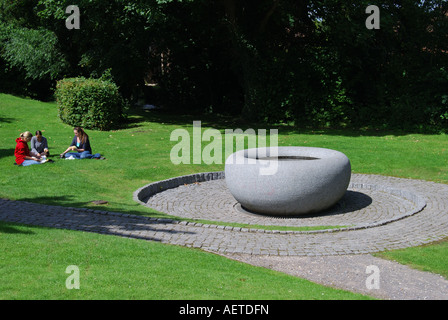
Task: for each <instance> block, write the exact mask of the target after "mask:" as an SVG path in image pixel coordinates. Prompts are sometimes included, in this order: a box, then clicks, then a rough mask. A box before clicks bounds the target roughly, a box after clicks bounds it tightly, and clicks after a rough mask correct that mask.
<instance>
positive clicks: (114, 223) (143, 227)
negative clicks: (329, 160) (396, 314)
mask: <svg viewBox="0 0 448 320" xmlns="http://www.w3.org/2000/svg"><path fill="white" fill-rule="evenodd" d="M218 180H222V179H212V180H211V181H209V182H210V186H211V187H210V188H209V190H210V194H207V193H206V192H207V191H206V190H207V188H206V187H207V185H208V184H207V183H209V182H207V181H202V182H200V183H196V184H201V185H202V187H205V188H202V191H203V192H205V198H209V199H213V197H214V196H213V195H215V197H216V196H217V195H219V192H218V193H217V190H219V189H220V188H221V189H222V185H221V186H219V184H217V182H218ZM221 183H222V181H221ZM351 183H352V185H351V186H352V191H351V196H352V198H348V200H347V201H348V202H350V199H352V200H353V199H355V200H356V202H357V204H355V208H354V211H358V212H357V215H358V217H357V218H356V219H354V223H353V225H351V226H345V227H342V228H338V229H324V230H318V231H278V230H263V229H257V228H251V227H248V228H241V227H231V226H225V225H218V224H213V223H211V224H201V223H196V222H186V221H179V220H176V219H175V218H174V217H173V219H160V218H149V217H141V216H135V215H130V214H123V213H115V212H108V211H102V210H93V209H85V208H67V207H57V206H50V205H37V204H34V203H26V202H21V201H10V200H6V199H0V220H2V221H7V222H15V223H23V224H28V225H38V226H45V227H54V228H65V229H71V230H81V231H87V232H96V233H104V234H112V235H117V236H123V237H131V238H138V239H145V240H151V241H159V242H161V243H169V244H175V245H181V246H186V247H194V248H201V249H204V250H206V251H212V252H216V253H218V254H221V255H227V256H229V257H232V258H235V259H237V257H238V256H240V257H244V259H243V258H241V259H239V260H241V261H243V260H245V261H246V262H248V263H250V261H249V260H250V259H249V258H247V257H254V256H256V255H260V257H261V256H262V257H264V258H266V257H269V256H271V257H282V256H285V257H286V256H288V257H296V258H299V257H306V258H312V257H317V258H321V257H335V256H344V255H348V256H347V257H353V256H354V255H360V256H363V257H365V254H369V253H374V252H378V251H384V250H393V249H399V248H406V247H411V246H418V245H423V244H427V243H430V242H433V241H437V240H441V239H443V238H446V237H448V185H445V184H437V183H433V182H427V181H421V180H411V179H402V178H394V177H384V176H375V175H353V176H352V181H351ZM175 189H178V190H180V189H182V188H175ZM169 190H170V192H171V194H172V195H174V196H175V193H173V189H169ZM164 192H165V191H164ZM164 192H161V193H160V195H162V194H163V193H164ZM182 192H184V193H185V190H183V191H182ZM157 194H159V193H157ZM157 194H156V195H157ZM168 194H169V193H166V194H165V196H167V195H168ZM203 196H204V195H203ZM220 197H221V200H218V201H221V203H222V205H221V206H215V205H216V201H215V202H214V201H209V202H207V201H205V204H204V203H197V204H196V205H195V206H194V207H193V208H195V210H196V211H198V212H202V213H208V212H213V211H214V210H218V211H219V210H222V209H223V208H226V206H227V205H228V204H226V201H224V200H222V199H227V198H228V195H227V196H224V198H223V197H222V196H220ZM169 198H170V197H169V196H168V198H165V200H164V201H167V202H166V208H164V209H163V208H162V210H160V211H166V212H169V213H171V214H173V213H172V212H171V211H170V210H173V208H175V207H176V206H177V208H181V207H182V206H183V205H182V203H181V202H182V201H184V200H185V197H183V198H182V197H180V198H179V197H177V198H176V197H174V198H170V200H169V201H168V199H169ZM187 198H188V197H187ZM218 198H219V197H218ZM150 200H151V198H150ZM190 200H191V201H193V200H194V201H196V200H195V197H190ZM170 201H171V202H170ZM150 204H151V203H150V202H149V203H148V205H150ZM159 204H160V203H159ZM233 205H234V204H232V206H233ZM348 205H349V206H350V205H353V204H348ZM191 208H192V207H191V206H190V209H191ZM388 208H389V210H388ZM390 208H394V209H393V210H391V209H390ZM159 209H161V208H159ZM233 209H234V210H235V208H234V207H233ZM341 210H342V209H341ZM186 211H187V213H188V211H189V210H186ZM190 211H191V210H190ZM176 212H177V214H178V215H179V211H176ZM233 213H234V212H232V215H233ZM359 215H361V216H363V217H364V219H360V218H359ZM241 216H245V217H246V218H247V217H248V216H250V214H246V215H245V214H244V213H242V214H241ZM338 216H339V217H342V216H343V215H341V214H340V213H338V212H332V213H331V212H330V213H329V214H328V215H327V216H325V217H323V218H322V219H323V220H324V221H319V223H317V224H318V225H323V224H325V225H326V224H328V223H329V224H333V223H334V222H332V221H335V220H334V219H335V218H337V217H338ZM348 216H349V215H348ZM353 217H355V216H353ZM201 218H202V219H207V220H213V218H212V216H207V215H206V216H201ZM266 219H271V218H269V217H266ZM306 219H308V221H306ZM325 219H327V220H325ZM344 219H345V218H344ZM243 220H244V221H246V220H245V219H243ZM276 220H277V221H278V222H279V221H282V219H276ZM312 220H313V218H312V217H307V218H305V220H300V219H299V221H300V223H299V224H307V223H311V222H312ZM259 222H260V221H257V222H256V223H259ZM268 222H269V223H268V224H270V225H275V224H273V223H272V219H271V220H269V221H268ZM284 222H285V221H282V223H284ZM346 222H347V221H346ZM346 222H344V224H345V223H346ZM295 223H297V221H296V220H294V219H290V220H289V221H287V225H291V224H292V225H293V226H297V224H295ZM338 224H339V223H338ZM275 259H277V258H275ZM253 264H257V263H253ZM444 285H445V283H444ZM446 288H448V287H446ZM443 290H446V289H445V287H444V289H443ZM443 294H446V291H444V293H443ZM443 294H442V297H446V295H443ZM381 297H382V298H384V296H381ZM386 298H387V297H386ZM389 298H391V297H389ZM392 298H393V297H392Z"/></svg>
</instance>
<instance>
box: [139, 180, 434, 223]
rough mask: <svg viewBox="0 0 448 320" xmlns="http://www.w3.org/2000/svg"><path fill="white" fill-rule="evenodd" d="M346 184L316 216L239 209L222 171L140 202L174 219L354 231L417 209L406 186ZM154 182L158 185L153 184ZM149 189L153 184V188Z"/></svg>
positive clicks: (416, 200) (419, 201)
mask: <svg viewBox="0 0 448 320" xmlns="http://www.w3.org/2000/svg"><path fill="white" fill-rule="evenodd" d="M354 179H355V182H353V181H352V182H351V183H350V186H349V190H348V192H347V193H346V195H345V196H344V198H343V199H342V200H341V201H339V202H338V204H337V205H336V206H334V207H333V208H331V209H329V210H327V211H325V212H322V213H319V214H315V215H309V216H300V217H292V218H291V217H283V218H281V217H269V216H266V215H260V214H254V213H251V212H248V211H246V210H244V208H242V207H241V205H240V204H239V203H238V202H237V200H235V198H234V197H233V196H232V194H231V193H230V192H229V190H228V189H227V186H226V183H225V178H224V176H223V174H222V173H220V175H219V176H218V178H217V179H212V180H206V181H201V182H195V183H191V184H184V185H182V184H181V185H179V186H177V187H174V188H170V189H167V190H164V188H162V189H160V188H158V189H159V190H157V191H158V192H157V193H155V194H153V193H151V194H150V195H149V196H146V197H145V198H144V199H141V200H142V201H141V202H142V203H143V204H144V205H146V206H148V207H150V208H153V209H155V210H157V211H160V212H164V213H167V214H169V215H173V216H176V217H182V218H190V219H198V220H200V219H203V220H211V221H216V222H227V223H239V224H249V225H262V226H290V227H319V226H320V227H321V229H322V230H324V231H326V228H328V226H331V227H333V228H337V229H338V230H343V229H350V230H354V229H358V228H365V227H374V226H378V225H381V224H386V223H389V222H392V221H396V220H398V219H402V218H404V217H407V216H410V215H413V214H415V213H418V212H420V211H421V210H423V209H424V207H425V206H426V202H425V201H424V200H423V198H421V197H419V196H418V195H416V194H413V193H411V192H409V191H406V190H399V189H393V188H389V187H383V186H379V185H372V184H363V183H357V182H356V177H354ZM156 185H157V183H156ZM153 189H154V188H153Z"/></svg>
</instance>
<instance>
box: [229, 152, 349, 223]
mask: <svg viewBox="0 0 448 320" xmlns="http://www.w3.org/2000/svg"><path fill="white" fill-rule="evenodd" d="M350 177H351V166H350V161H349V159H348V158H347V156H346V155H345V154H343V153H341V152H339V151H336V150H331V149H324V148H312V147H273V148H254V149H245V150H241V151H237V152H235V153H233V154H232V155H230V156H229V157H228V158H227V159H226V163H225V179H226V184H227V187H228V189H229V191H230V193H231V194H232V195H233V197H234V198H235V199H236V200H237V201H238V202H239V203H240V204H241V206H242V208H243V209H245V210H246V211H249V212H252V213H258V214H265V215H273V216H297V215H305V214H313V213H318V212H320V211H323V210H325V209H328V208H330V207H331V206H333V205H335V204H336V203H337V202H338V201H339V200H340V199H341V198H342V197H343V196H344V194H345V192H346V191H347V188H348V185H349V183H350Z"/></svg>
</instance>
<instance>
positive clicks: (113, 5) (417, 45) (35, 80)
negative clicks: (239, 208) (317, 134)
mask: <svg viewBox="0 0 448 320" xmlns="http://www.w3.org/2000/svg"><path fill="white" fill-rule="evenodd" d="M73 4H76V5H78V6H79V8H80V12H81V28H80V29H79V30H68V29H67V28H66V27H65V19H66V18H67V17H68V14H66V13H65V8H66V7H67V6H68V5H73ZM372 4H373V5H377V6H378V7H379V8H380V13H381V19H380V29H378V30H369V29H367V28H366V26H365V20H366V19H367V17H368V16H369V15H368V14H366V12H365V9H366V7H367V6H368V5H372ZM447 14H448V3H447V2H446V1H443V0H431V1H416V0H402V1H392V0H386V1H366V0H361V1H342V0H331V1H330V0H282V1H280V0H214V1H207V0H189V1H186V0H184V1H180V0H177V1H176V0H164V1H161V0H138V1H132V2H128V1H122V0H111V1H99V0H78V1H72V0H70V1H68V0H45V1H44V0H40V1H32V0H24V1H12V0H0V53H1V54H0V57H1V58H0V70H1V72H0V85H1V89H2V90H3V91H7V92H14V93H17V92H21V93H22V94H27V95H36V96H38V97H45V96H51V91H48V88H54V87H55V84H56V80H59V79H62V78H64V77H78V76H84V77H87V78H88V77H98V76H100V75H101V74H102V73H103V72H104V70H107V69H111V72H112V75H113V77H114V80H115V81H116V83H117V85H118V86H119V87H120V92H121V94H122V95H123V96H124V97H125V98H127V99H130V100H132V101H133V102H136V101H137V99H138V98H139V97H142V96H143V97H144V98H145V100H146V101H145V102H146V103H151V104H155V105H159V106H163V107H165V108H166V109H169V110H170V111H176V112H182V113H214V114H231V115H233V116H235V117H243V118H250V119H252V120H255V121H265V122H268V123H278V122H287V123H294V124H295V125H298V126H313V127H316V126H319V127H350V126H351V127H358V128H359V127H365V126H369V127H375V128H388V127H390V128H402V129H412V130H414V129H419V130H427V129H430V128H431V129H432V130H438V131H440V130H446V129H447V128H448V70H447V68H448V41H447V35H448V16H447ZM27 48H29V49H28V50H27ZM31 52H32V54H31ZM11 82H12V83H14V84H16V87H14V86H11ZM148 84H153V85H154V86H153V87H151V86H148ZM45 89H46V90H45Z"/></svg>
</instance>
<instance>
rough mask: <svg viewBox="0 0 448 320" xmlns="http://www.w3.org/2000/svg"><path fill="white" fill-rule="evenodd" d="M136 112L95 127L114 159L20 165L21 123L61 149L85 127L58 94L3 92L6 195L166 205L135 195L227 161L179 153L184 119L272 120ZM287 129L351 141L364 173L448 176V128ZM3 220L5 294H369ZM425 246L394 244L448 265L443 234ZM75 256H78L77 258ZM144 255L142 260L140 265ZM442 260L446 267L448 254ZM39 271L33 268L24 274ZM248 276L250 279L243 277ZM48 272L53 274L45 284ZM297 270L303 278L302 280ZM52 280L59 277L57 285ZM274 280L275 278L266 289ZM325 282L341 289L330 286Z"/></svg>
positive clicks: (94, 139) (284, 135) (184, 252)
mask: <svg viewBox="0 0 448 320" xmlns="http://www.w3.org/2000/svg"><path fill="white" fill-rule="evenodd" d="M129 120H130V121H129V123H128V124H127V125H126V127H125V128H122V129H120V130H115V131H107V132H98V131H91V130H87V133H88V134H89V136H90V140H91V144H92V148H93V152H94V153H96V152H99V153H101V154H102V155H104V156H105V157H106V158H107V160H104V161H101V160H82V161H81V160H79V161H69V160H60V159H57V157H54V158H53V159H54V160H55V163H48V164H44V165H39V166H30V167H18V166H14V165H13V162H14V156H13V152H14V147H15V139H16V138H17V137H18V136H19V134H20V133H21V132H23V131H26V130H29V131H31V132H33V133H34V131H36V130H42V131H43V135H44V136H45V137H47V139H48V142H49V146H50V151H51V153H52V155H56V154H59V153H61V152H63V151H64V150H65V149H66V147H67V146H68V145H69V144H70V142H71V139H72V137H73V128H72V127H71V126H68V125H65V124H63V123H62V122H61V121H60V120H59V118H58V116H57V106H56V104H55V103H43V102H39V101H34V100H29V99H22V98H18V97H14V96H11V95H5V94H0V170H1V175H0V197H3V198H8V199H12V200H24V201H31V202H37V203H46V204H53V205H60V206H74V207H95V208H97V206H95V205H93V204H92V203H91V202H92V201H94V200H106V201H108V205H107V206H101V207H100V209H101V210H111V211H119V212H125V213H132V214H137V215H146V216H154V217H161V216H166V215H165V214H163V213H160V212H156V211H154V210H151V209H149V208H146V207H143V206H141V205H139V204H137V203H135V202H134V201H133V199H132V194H133V192H134V191H135V190H137V189H138V188H140V187H142V186H144V185H145V184H148V183H151V182H154V181H159V180H162V179H167V178H171V177H175V176H180V175H186V174H192V173H198V172H208V171H220V170H223V169H224V165H223V164H212V165H206V164H204V163H202V164H180V165H174V164H173V163H172V162H171V161H170V151H171V149H172V147H173V146H174V145H176V144H177V142H176V141H170V134H171V132H172V131H173V130H175V129H179V128H181V129H187V130H188V131H189V132H190V133H191V132H192V124H193V120H201V121H202V130H206V129H207V128H211V127H213V128H216V129H219V130H220V131H221V132H224V129H236V128H238V127H241V128H242V129H246V128H254V129H258V128H261V129H270V128H266V127H263V126H260V127H257V126H256V125H251V124H248V123H235V122H233V121H232V119H227V118H214V119H212V118H210V117H204V116H201V117H196V118H195V117H189V116H172V115H170V114H166V113H161V112H153V111H149V112H143V111H136V110H132V112H131V113H130V117H129ZM278 129H279V137H278V141H279V145H280V146H288V145H303V146H313V147H325V148H331V149H336V150H339V151H341V152H344V153H345V154H346V155H347V156H348V157H349V158H350V160H351V164H352V169H353V172H355V173H372V174H381V175H391V176H398V177H406V178H415V179H424V180H431V181H435V182H441V183H448V166H447V149H448V137H447V136H446V135H424V134H407V133H401V132H381V131H371V130H360V131H353V130H352V131H350V130H316V131H311V130H296V129H293V128H291V127H287V126H280V127H278ZM268 131H269V130H268ZM205 146H207V142H203V147H205ZM11 230H12V231H11ZM0 232H1V233H0V244H1V248H2V260H1V262H0V269H1V274H2V282H1V283H0V286H1V287H0V299H1V298H3V299H8V298H12V299H36V298H37V299H38V298H42V299H47V298H50V299H78V298H86V299H121V298H123V299H128V298H129V299H188V298H198V299H215V298H217V299H219V298H237V299H240V298H241V299H246V298H247V299H258V298H262V299H270V298H272V299H289V298H290V297H292V296H294V297H295V298H294V299H321V298H323V297H324V298H326V299H341V298H360V296H358V295H347V293H341V292H339V291H333V290H330V289H327V288H323V287H321V286H316V288H317V289H316V288H315V289H311V287H312V286H313V285H310V284H306V285H305V282H302V280H299V279H297V280H293V279H292V278H291V277H287V276H285V275H282V274H280V273H275V272H271V271H268V270H264V269H259V268H254V267H250V266H246V265H243V264H239V263H235V262H231V261H228V260H226V259H224V258H221V257H218V256H215V255H212V254H207V253H203V252H200V251H197V250H191V249H187V248H179V247H175V246H167V245H161V244H157V243H151V242H146V241H142V240H129V239H117V238H114V237H110V236H104V235H93V234H87V233H83V232H70V231H65V230H55V229H45V228H36V227H25V226H19V225H14V224H4V223H2V224H1V229H0ZM121 246H122V247H126V248H128V250H127V251H129V252H127V251H126V252H124V251H123V250H121V249H120V247H121ZM6 248H8V249H7V250H6ZM36 248H38V249H36ZM434 248H436V250H434ZM418 249H419V250H423V252H428V254H431V255H432V257H431V258H429V259H426V260H418V261H417V259H414V258H411V259H410V260H409V259H408V260H407V259H406V258H404V256H407V252H411V253H410V254H409V255H408V256H410V257H412V256H413V255H414V254H413V253H412V250H414V249H406V250H403V252H404V253H402V252H401V251H400V254H399V255H398V254H397V255H394V253H393V252H392V253H388V254H389V255H392V256H393V257H392V258H394V259H398V260H399V261H403V262H404V263H411V262H412V263H413V265H415V266H420V267H421V268H428V269H429V270H437V272H438V273H443V272H442V271H439V269H433V267H432V266H431V264H430V263H429V262H428V261H429V260H431V261H432V260H436V261H438V260H440V259H441V256H442V255H444V256H447V253H448V249H447V247H446V245H444V244H443V242H442V243H439V244H435V245H433V246H425V247H422V248H418ZM431 250H432V251H431ZM3 251H5V254H4V255H3ZM429 252H431V253H429ZM70 256H73V257H74V258H73V259H69V257H70ZM31 257H32V258H31ZM439 258H440V259H439ZM177 260H178V261H183V262H184V264H183V265H182V266H180V265H178V264H176V263H174V262H173V261H177ZM148 261H150V263H149V262H148ZM409 261H411V262H409ZM69 264H75V265H79V266H80V269H81V272H84V275H83V277H84V278H82V279H84V280H83V284H82V286H83V287H82V288H83V290H80V291H79V292H73V291H75V290H67V289H65V285H64V283H65V278H66V277H67V274H65V273H64V271H65V267H66V266H67V265H69ZM134 265H135V266H136V269H137V270H132V269H129V268H131V267H133V266H134ZM220 265H223V266H225V267H222V268H224V269H226V268H229V270H233V271H231V272H230V271H229V273H227V272H226V271H225V270H224V269H222V268H218V267H217V266H220ZM33 266H35V267H33ZM137 266H138V267H137ZM33 268H34V269H33ZM61 268H62V271H61ZM30 269H32V270H30ZM197 269H198V270H199V269H200V271H197ZM442 269H444V270H445V271H444V272H446V270H447V269H448V266H447V264H445V265H444V266H442ZM14 270H17V271H14ZM82 270H84V271H82ZM108 270H110V272H109V271H108ZM163 270H165V272H166V273H165V274H164V272H163ZM167 270H168V271H167ZM156 271H157V272H156ZM206 271H208V273H209V275H207V276H205V275H204V274H205V273H206ZM28 272H29V275H26V276H24V275H23V273H27V274H28ZM196 272H198V278H195V277H193V278H192V280H191V282H190V283H189V284H186V285H185V288H183V287H182V286H181V285H180V282H179V281H181V280H180V279H182V278H183V277H184V276H185V274H188V275H193V274H195V273H196ZM243 272H247V273H248V274H251V277H253V278H251V279H254V280H253V281H254V282H252V281H246V280H247V279H249V278H244V276H240V275H238V274H240V273H241V274H242V273H243ZM119 274H124V275H125V276H124V275H120V276H119ZM258 274H260V275H259V276H258ZM445 274H446V273H445ZM200 275H202V277H201V276H200ZM237 275H238V276H237ZM226 277H230V278H232V277H233V278H232V279H233V280H232V281H233V282H232V281H227V280H229V279H230V278H226ZM248 277H249V276H248ZM243 278H244V279H246V280H238V279H243ZM33 279H34V280H33ZM39 279H40V280H39ZM61 279H62V280H61ZM170 279H172V280H170ZM176 279H177V280H176ZM219 279H222V281H220V280H219ZM41 280H42V281H45V282H47V281H48V283H49V285H48V288H45V290H44V288H42V283H41V282H42V281H41ZM61 281H62V282H61ZM294 281H298V282H297V284H295V283H296V282H294ZM60 282H61V283H62V288H59V287H57V286H56V283H57V285H59V286H60V285H61V283H60ZM288 282H290V283H291V285H288V284H287V283H288ZM299 282H300V284H299ZM51 283H53V284H54V285H50V284H51ZM155 283H157V285H158V286H160V290H158V291H157V290H152V289H150V288H149V287H150V286H152V285H153V284H154V285H155ZM106 284H107V285H106ZM220 284H221V285H220ZM266 284H269V287H272V289H270V290H266V288H265V287H264V286H266ZM284 286H287V287H288V288H291V289H288V290H292V291H291V292H295V293H294V295H289V294H288V292H287V291H284ZM295 286H297V287H295ZM131 287H133V289H132V290H131V289H130V288H131ZM207 288H208V289H207ZM242 288H243V289H242ZM128 289H129V290H128ZM294 290H296V291H294ZM319 290H329V291H325V293H324V295H322V294H321V293H320V292H318V291H319ZM322 292H324V291H322Z"/></svg>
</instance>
